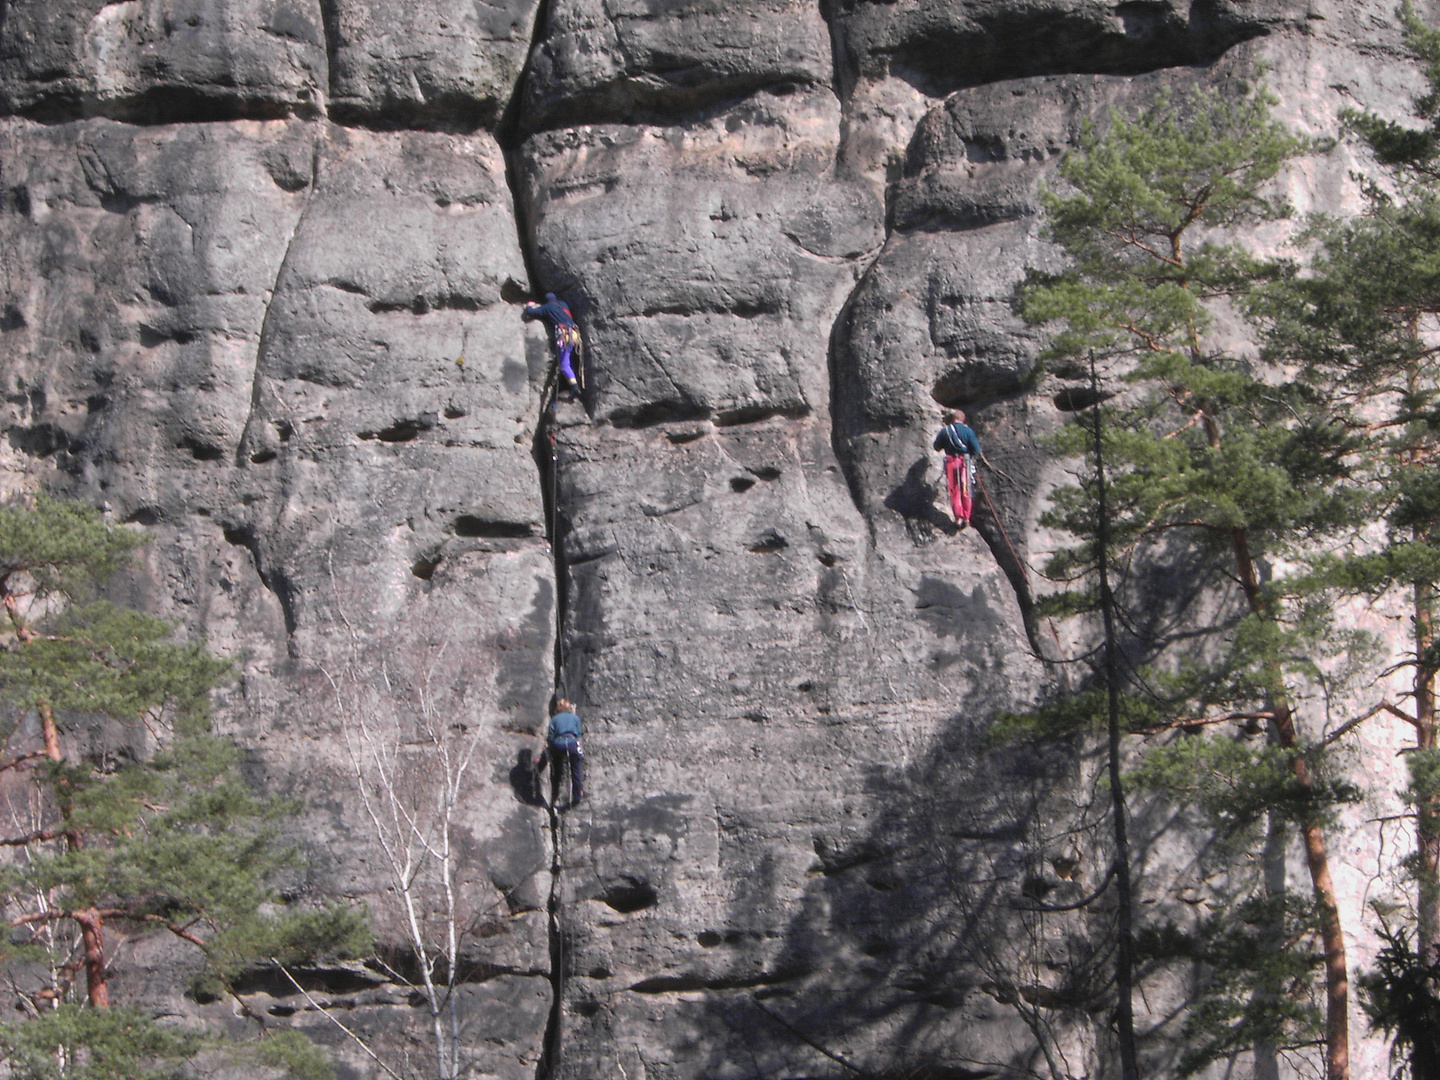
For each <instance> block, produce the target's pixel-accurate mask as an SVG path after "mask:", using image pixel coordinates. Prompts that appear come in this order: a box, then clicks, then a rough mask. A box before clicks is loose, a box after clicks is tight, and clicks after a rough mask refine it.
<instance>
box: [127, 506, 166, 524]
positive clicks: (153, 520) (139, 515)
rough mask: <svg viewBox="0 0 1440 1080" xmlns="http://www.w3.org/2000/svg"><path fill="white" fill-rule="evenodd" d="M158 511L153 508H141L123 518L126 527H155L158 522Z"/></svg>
mask: <svg viewBox="0 0 1440 1080" xmlns="http://www.w3.org/2000/svg"><path fill="white" fill-rule="evenodd" d="M160 517H161V515H160V511H159V510H157V509H155V507H153V506H142V507H140V509H138V510H136V511H134V512H133V513H131V514H130V515H129V516H128V517H126V518H125V524H126V525H156V524H158V523H159V521H160Z"/></svg>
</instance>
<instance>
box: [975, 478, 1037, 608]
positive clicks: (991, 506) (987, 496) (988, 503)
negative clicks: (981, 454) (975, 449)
mask: <svg viewBox="0 0 1440 1080" xmlns="http://www.w3.org/2000/svg"><path fill="white" fill-rule="evenodd" d="M975 487H976V488H977V489H978V490H979V492H980V497H981V498H982V499H984V500H985V505H986V506H987V507H989V509H990V516H991V517H992V518H994V519H995V527H996V528H997V529H999V530H1000V539H1002V540H1004V541H1005V547H1006V548H1008V549H1009V551H1010V557H1011V558H1012V559H1014V560H1015V565H1016V566H1018V567H1020V576H1021V577H1023V578H1024V579H1025V588H1027V589H1029V588H1030V575H1029V574H1028V573H1026V569H1027V566H1028V564H1027V563H1026V562H1025V560H1024V559H1022V558H1021V557H1020V553H1019V552H1018V551H1016V550H1015V545H1014V544H1012V543H1011V542H1010V534H1009V533H1007V532H1006V531H1005V523H1004V522H1003V521H1001V520H1000V515H999V514H998V513H996V511H995V504H994V503H992V502H991V501H990V492H989V491H987V490H986V488H985V485H984V484H982V483H980V470H979V469H976V470H975Z"/></svg>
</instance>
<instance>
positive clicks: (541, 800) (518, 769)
mask: <svg viewBox="0 0 1440 1080" xmlns="http://www.w3.org/2000/svg"><path fill="white" fill-rule="evenodd" d="M534 761H535V759H534V757H533V756H532V755H531V753H530V749H529V747H526V748H524V749H522V750H520V751H519V752H518V753H517V754H516V755H515V765H514V767H513V768H512V769H511V770H510V787H511V788H513V789H514V791H515V797H516V798H517V799H519V800H520V801H521V802H522V803H524V804H525V805H526V806H546V805H548V804H547V803H546V801H545V796H544V792H543V790H542V787H541V784H542V781H541V779H540V777H539V776H538V775H537V774H536V772H535V764H534Z"/></svg>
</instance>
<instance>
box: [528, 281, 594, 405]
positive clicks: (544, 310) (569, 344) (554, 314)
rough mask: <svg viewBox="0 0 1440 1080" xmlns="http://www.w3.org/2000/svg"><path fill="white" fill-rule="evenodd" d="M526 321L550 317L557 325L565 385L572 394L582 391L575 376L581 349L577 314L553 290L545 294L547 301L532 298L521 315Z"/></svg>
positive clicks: (557, 352)
mask: <svg viewBox="0 0 1440 1080" xmlns="http://www.w3.org/2000/svg"><path fill="white" fill-rule="evenodd" d="M521 318H523V319H524V320H525V321H526V322H529V321H530V320H531V319H548V320H549V321H550V324H551V325H552V326H554V327H555V352H556V354H557V355H558V356H559V357H560V374H561V375H563V376H564V377H565V385H566V386H567V387H568V388H569V390H570V392H571V393H572V394H578V393H579V392H580V384H579V382H578V381H577V380H576V377H575V366H574V357H575V356H576V355H577V354H578V353H579V351H580V327H579V325H578V324H577V323H576V322H575V316H573V315H571V314H570V308H569V307H568V306H567V305H566V304H565V301H563V300H561V299H560V298H559V297H558V296H556V295H555V294H554V293H553V292H550V293H546V294H545V303H543V304H537V303H536V302H535V301H534V300H531V301H530V302H529V303H527V304H526V305H525V311H524V314H523V315H522V316H521Z"/></svg>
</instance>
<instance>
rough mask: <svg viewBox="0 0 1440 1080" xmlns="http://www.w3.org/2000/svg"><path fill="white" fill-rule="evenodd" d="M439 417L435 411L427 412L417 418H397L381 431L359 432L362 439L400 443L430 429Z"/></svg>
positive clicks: (408, 440)
mask: <svg viewBox="0 0 1440 1080" xmlns="http://www.w3.org/2000/svg"><path fill="white" fill-rule="evenodd" d="M437 419H438V417H436V416H435V415H434V414H433V413H427V414H426V415H425V416H421V417H419V418H417V419H409V420H396V421H395V422H394V423H393V424H391V425H390V426H389V427H387V428H383V429H381V430H380V431H361V432H358V433H357V434H358V435H359V436H360V438H362V439H366V440H369V439H379V440H380V441H381V442H388V443H398V442H412V441H413V440H414V439H415V438H416V437H417V436H419V434H420V433H421V432H422V431H429V430H430V429H431V428H433V427H434V426H435V421H436V420H437Z"/></svg>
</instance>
